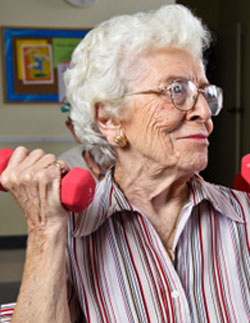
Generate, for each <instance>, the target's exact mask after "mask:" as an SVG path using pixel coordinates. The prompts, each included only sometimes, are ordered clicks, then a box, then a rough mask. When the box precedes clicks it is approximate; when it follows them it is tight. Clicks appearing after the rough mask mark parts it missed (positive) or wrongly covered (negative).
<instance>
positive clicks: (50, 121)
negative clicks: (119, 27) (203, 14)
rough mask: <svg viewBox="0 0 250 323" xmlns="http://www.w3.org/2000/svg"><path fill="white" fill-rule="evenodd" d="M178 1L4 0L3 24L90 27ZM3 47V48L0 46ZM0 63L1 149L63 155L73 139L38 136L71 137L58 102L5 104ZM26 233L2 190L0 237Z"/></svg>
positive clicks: (0, 5)
mask: <svg viewBox="0 0 250 323" xmlns="http://www.w3.org/2000/svg"><path fill="white" fill-rule="evenodd" d="M167 3H175V0H136V1H135V0H99V1H98V2H97V3H96V4H95V5H94V6H93V7H91V8H87V9H86V8H75V7H72V6H70V5H69V4H67V3H66V2H65V1H64V0H1V1H0V25H1V26H10V27H11V26H16V27H23V26H26V27H29V26H31V27H46V28H50V27H51V28H53V27H63V28H67V27H77V28H91V27H93V26H95V24H97V23H99V22H101V21H103V20H105V19H108V18H109V17H112V16H114V15H118V14H127V13H128V14H129V13H133V12H136V11H140V10H151V9H156V8H158V7H160V6H162V5H164V4H167ZM1 50H2V49H1ZM2 65H3V62H2V61H1V64H0V84H1V89H0V149H1V148H3V147H6V146H7V147H11V148H12V147H13V148H14V147H16V146H17V145H25V146H26V147H27V148H29V149H32V148H36V147H40V148H42V149H44V150H46V151H48V152H52V153H54V154H57V155H58V154H60V153H61V152H63V151H65V150H67V149H69V148H70V147H72V146H73V145H74V143H73V142H72V143H70V142H39V140H40V139H39V138H41V137H42V138H44V137H45V138H46V137H65V136H66V137H67V136H68V137H70V134H69V133H68V131H67V129H66V127H65V126H64V121H65V118H66V116H65V115H63V113H61V112H60V105H59V104H53V105H52V104H4V103H3V86H2V84H3V79H2ZM6 137H7V138H9V137H14V138H15V137H19V138H23V137H26V138H29V137H32V138H34V137H38V142H33V143H27V142H20V143H17V142H14V143H10V142H6V141H5V142H4V140H5V139H4V138H6ZM22 234H26V225H25V221H24V217H23V214H22V212H21V211H20V210H19V207H18V206H17V205H16V203H15V201H14V200H13V198H12V197H11V196H10V194H8V193H0V236H6V235H22Z"/></svg>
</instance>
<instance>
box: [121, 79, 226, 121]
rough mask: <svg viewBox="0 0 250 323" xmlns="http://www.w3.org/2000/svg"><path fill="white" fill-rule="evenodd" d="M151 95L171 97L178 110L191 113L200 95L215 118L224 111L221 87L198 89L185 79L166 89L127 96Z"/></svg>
mask: <svg viewBox="0 0 250 323" xmlns="http://www.w3.org/2000/svg"><path fill="white" fill-rule="evenodd" d="M150 93H157V94H159V95H161V96H166V97H167V96H168V97H170V98H171V100H172V103H173V105H174V106H175V107H176V109H178V110H180V111H183V112H186V111H189V110H191V109H192V108H193V107H194V106H195V103H196V102H197V99H198V96H199V93H202V94H203V96H204V97H205V99H206V101H207V104H208V106H209V108H210V110H211V113H212V115H213V116H217V115H218V114H219V113H220V111H221V109H222V103H223V91H222V89H221V88H220V87H217V86H216V85H206V86H205V87H203V88H198V87H197V86H196V85H195V84H194V83H193V82H192V81H190V80H187V79H184V78H178V79H175V80H173V81H172V82H171V84H169V85H168V86H166V87H164V88H157V89H150V90H146V91H140V92H134V93H128V94H126V95H125V96H131V95H137V94H150Z"/></svg>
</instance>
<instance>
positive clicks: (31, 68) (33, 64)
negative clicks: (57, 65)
mask: <svg viewBox="0 0 250 323" xmlns="http://www.w3.org/2000/svg"><path fill="white" fill-rule="evenodd" d="M21 53H22V62H23V64H22V65H23V83H24V84H50V83H53V82H54V77H53V65H52V49H51V45H49V44H44V45H22V46H21Z"/></svg>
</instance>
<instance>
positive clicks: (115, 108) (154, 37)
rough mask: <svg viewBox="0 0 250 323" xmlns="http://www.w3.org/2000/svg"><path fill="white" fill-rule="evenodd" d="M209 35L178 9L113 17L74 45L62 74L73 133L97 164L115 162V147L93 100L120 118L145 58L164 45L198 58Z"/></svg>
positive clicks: (179, 6) (141, 71)
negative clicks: (98, 122)
mask: <svg viewBox="0 0 250 323" xmlns="http://www.w3.org/2000/svg"><path fill="white" fill-rule="evenodd" d="M210 39H211V37H210V32H209V31H208V29H207V28H206V27H205V26H204V25H203V24H202V22H201V20H200V19H199V18H197V17H196V16H194V15H193V14H192V12H191V11H190V10H189V9H187V8H186V7H184V6H182V5H166V6H163V7H161V8H160V9H158V10H156V11H149V12H139V13H137V14H134V15H123V16H117V17H114V18H111V19H109V20H107V21H105V22H103V23H101V24H99V25H98V26H97V27H96V28H94V29H93V30H91V31H90V32H89V33H88V34H87V35H86V37H85V38H84V39H83V40H82V41H81V42H80V44H79V45H78V46H77V47H76V49H75V50H74V52H73V55H72V61H71V64H70V68H69V69H68V70H67V71H66V73H65V85H66V96H67V99H68V101H69V103H70V104H71V112H70V118H71V119H72V122H73V124H74V127H75V132H76V134H77V136H78V137H79V139H80V140H81V141H82V143H83V144H84V146H85V147H86V149H88V150H89V151H90V152H91V154H92V156H93V157H94V159H95V161H96V162H97V163H98V164H99V165H107V164H110V163H114V162H115V158H116V154H115V151H114V149H113V148H112V147H111V146H110V145H109V143H108V141H107V140H106V139H105V137H104V136H103V135H102V134H101V132H100V131H99V129H98V127H97V125H96V123H95V120H94V119H95V107H96V103H97V102H102V103H104V106H105V111H106V113H107V115H109V116H110V117H113V118H115V119H119V120H121V119H122V118H125V117H126V115H127V114H126V113H127V111H126V110H128V106H127V105H125V104H124V103H123V101H122V100H120V101H119V100H114V99H116V98H121V97H123V96H124V95H125V94H126V93H127V92H128V91H132V86H133V83H134V82H135V81H136V80H138V79H139V78H140V76H141V75H142V74H143V64H142V63H140V62H142V61H143V60H139V59H138V58H139V56H141V57H143V55H145V54H146V53H147V52H148V51H150V50H153V49H158V48H163V47H171V48H181V49H188V50H190V51H191V52H192V53H194V54H195V55H198V56H199V57H201V58H202V55H203V51H204V49H206V48H208V46H209V44H210Z"/></svg>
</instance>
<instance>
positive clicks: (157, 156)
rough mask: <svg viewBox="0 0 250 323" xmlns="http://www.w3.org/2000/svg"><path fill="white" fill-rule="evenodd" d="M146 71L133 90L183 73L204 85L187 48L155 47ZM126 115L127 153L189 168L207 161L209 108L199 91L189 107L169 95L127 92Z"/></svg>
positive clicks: (151, 86) (154, 85) (163, 83)
mask: <svg viewBox="0 0 250 323" xmlns="http://www.w3.org/2000/svg"><path fill="white" fill-rule="evenodd" d="M145 64H146V65H145V74H144V75H143V78H142V80H141V81H140V82H138V84H137V85H136V86H135V88H134V89H133V92H137V91H143V90H147V89H155V88H158V87H160V88H161V87H165V86H167V85H168V84H169V83H171V81H172V80H173V79H175V78H186V79H189V80H191V81H193V82H194V83H195V84H196V85H197V86H198V87H202V86H205V85H207V84H208V81H207V78H206V75H205V72H204V67H203V63H202V61H201V59H200V58H199V57H197V56H195V55H194V54H192V53H191V52H189V51H187V50H181V49H160V50H157V51H155V52H154V53H152V54H150V55H149V56H147V57H146V60H145ZM129 100H131V104H132V106H133V107H132V113H131V117H130V118H129V119H128V120H126V121H125V122H123V123H122V128H123V131H124V133H125V135H126V137H127V139H128V142H129V144H130V148H129V149H130V150H131V152H133V153H135V152H136V154H137V155H138V156H140V155H141V156H144V157H146V158H147V159H149V160H152V161H154V162H155V163H157V164H159V165H160V166H162V167H164V168H166V167H173V168H174V169H176V170H178V171H182V172H184V173H185V172H187V173H190V172H192V173H193V172H194V171H200V170H202V169H204V168H205V167H206V165H207V159H208V157H207V155H208V144H209V143H208V136H209V135H210V133H211V132H212V129H213V123H212V120H211V112H210V109H209V107H208V105H207V102H206V100H205V98H204V97H203V95H202V94H199V97H198V100H197V102H196V104H195V106H194V107H193V109H191V110H189V111H188V112H182V111H179V110H177V109H176V108H175V107H174V105H173V103H172V101H171V98H170V97H169V96H167V97H166V96H164V97H162V96H161V95H159V94H156V93H150V94H140V95H135V96H131V97H130V99H129Z"/></svg>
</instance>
